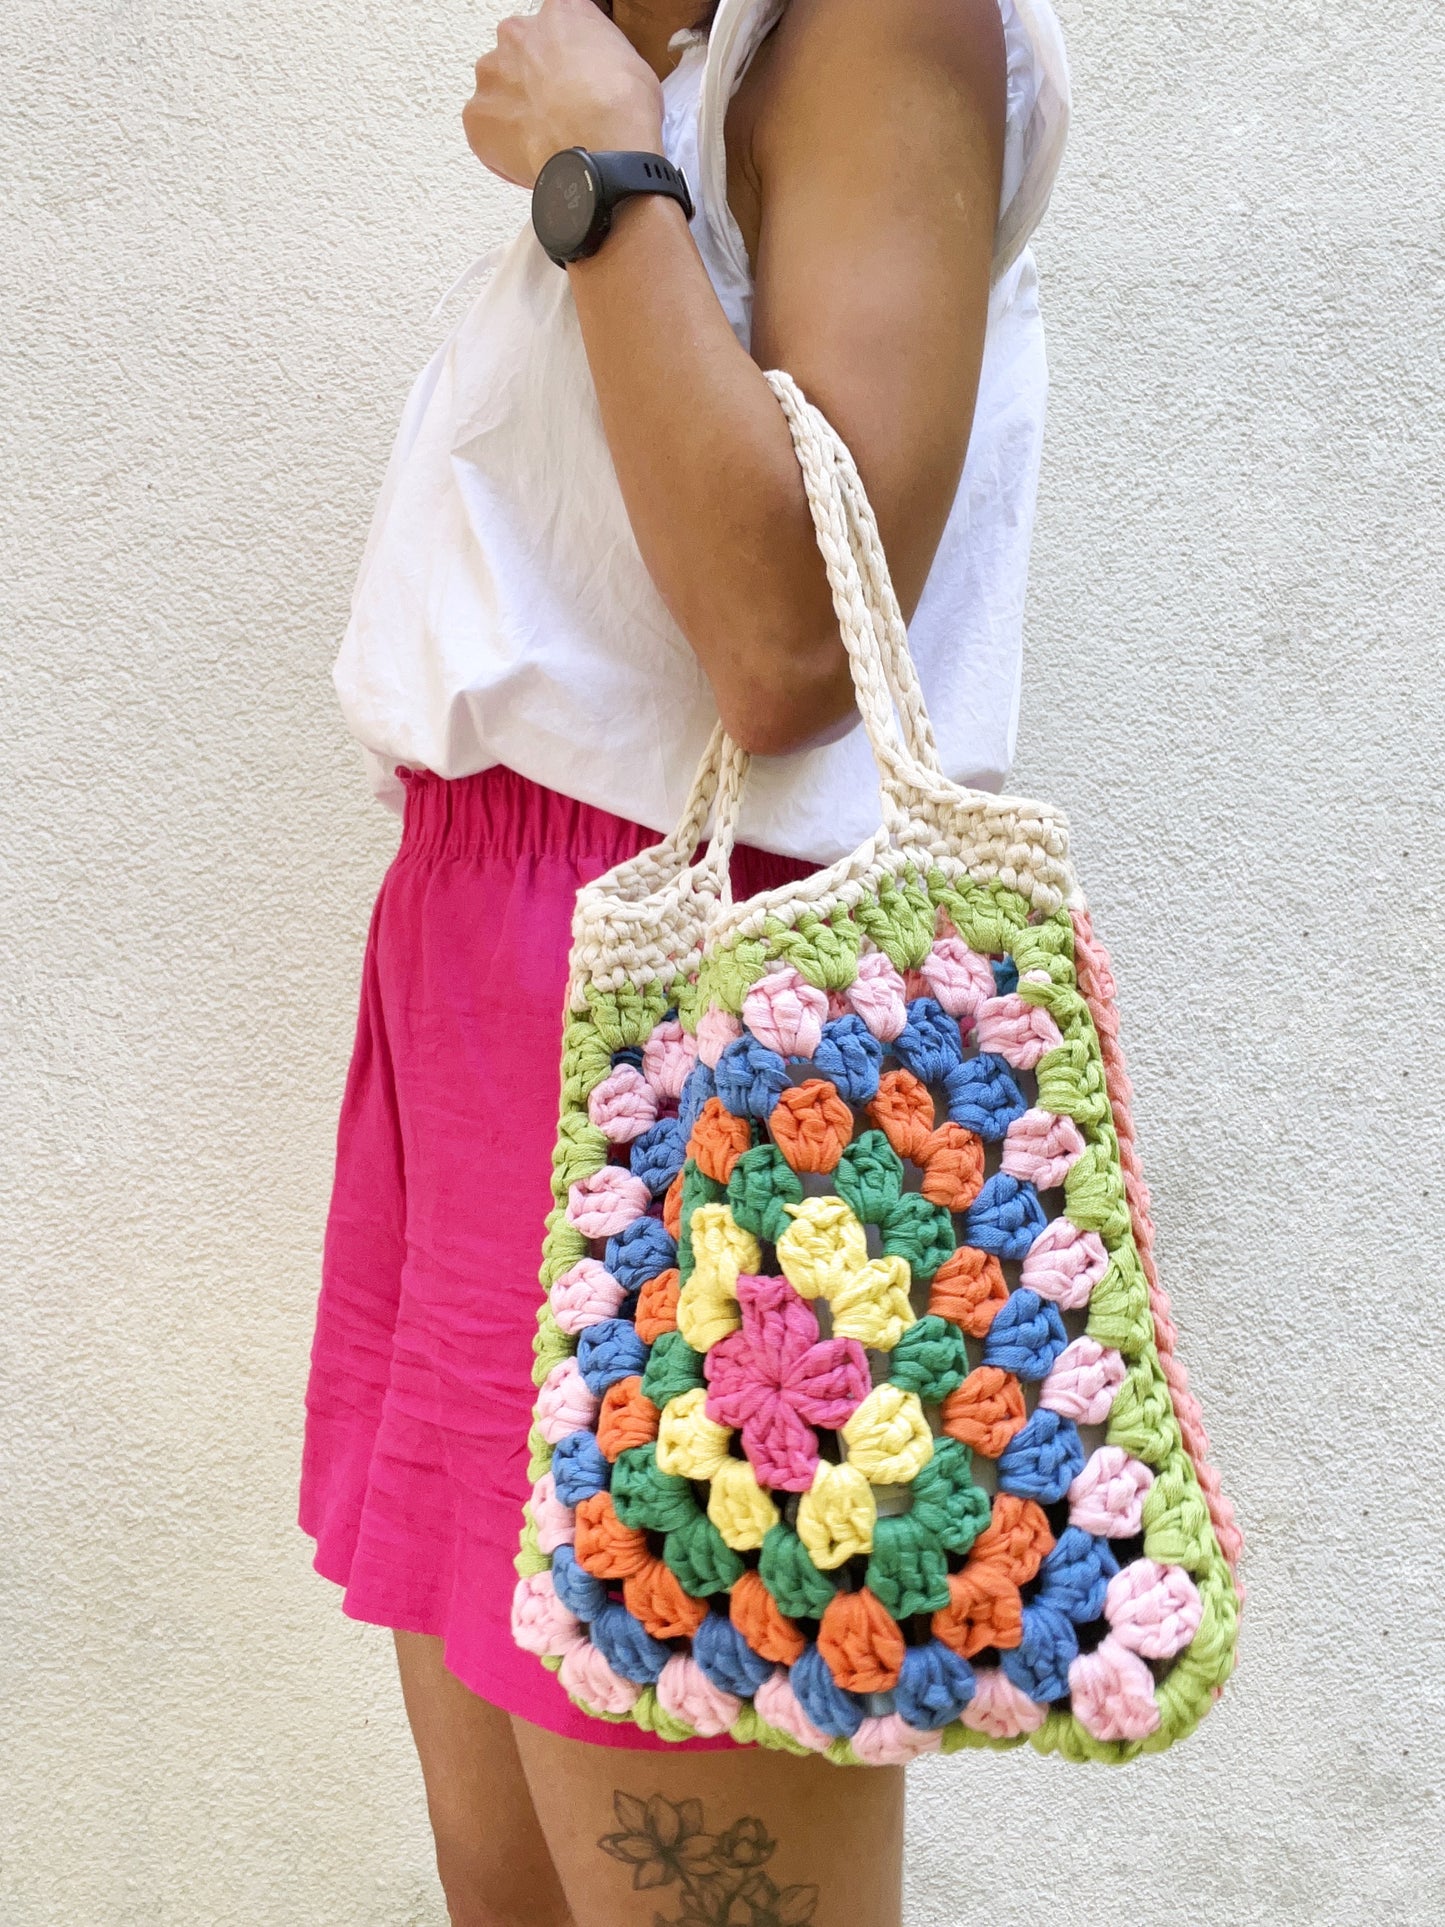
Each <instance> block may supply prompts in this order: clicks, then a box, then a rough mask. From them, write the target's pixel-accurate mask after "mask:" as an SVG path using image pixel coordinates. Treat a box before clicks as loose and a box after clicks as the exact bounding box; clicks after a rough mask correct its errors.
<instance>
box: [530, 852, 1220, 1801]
mask: <svg viewBox="0 0 1445 1927" xmlns="http://www.w3.org/2000/svg"><path fill="white" fill-rule="evenodd" d="M1115 1031H1116V1024H1115V1018H1114V1012H1113V1005H1112V985H1111V982H1110V979H1109V975H1108V965H1107V961H1106V959H1105V957H1104V955H1103V952H1102V949H1101V947H1100V946H1099V945H1098V944H1097V942H1096V941H1095V939H1094V938H1093V935H1092V932H1091V929H1090V926H1089V919H1088V915H1087V912H1076V913H1073V914H1071V913H1070V912H1069V911H1068V910H1066V909H1063V908H1060V909H1058V910H1056V911H1054V912H1053V913H1052V914H1051V915H1048V916H1044V917H1040V916H1039V915H1037V914H1036V913H1034V912H1032V911H1031V909H1030V906H1029V904H1028V903H1027V902H1026V901H1025V900H1024V899H1023V898H1022V897H1021V896H1020V895H1018V894H1017V893H1016V892H1014V891H1011V890H1008V889H1006V888H1003V887H1001V886H1000V885H998V884H997V883H992V884H988V885H983V886H981V885H977V884H974V883H972V882H970V881H969V880H967V879H962V880H955V881H952V882H950V881H949V880H948V879H947V878H946V877H945V876H944V875H943V874H942V873H935V874H934V875H932V876H929V877H917V876H915V877H912V878H910V879H908V880H907V881H906V882H905V883H904V884H903V885H902V887H899V888H896V889H894V890H891V891H888V892H885V893H883V895H882V897H881V900H880V901H879V902H877V903H876V904H866V903H865V904H860V905H859V906H858V909H857V913H856V916H855V917H851V918H850V917H844V916H839V915H835V916H834V917H833V918H832V919H831V920H829V921H827V922H820V921H817V920H816V919H809V918H802V919H800V920H799V922H798V923H796V924H794V925H793V926H792V927H785V926H783V925H781V924H780V925H779V926H778V927H777V928H775V929H773V930H771V931H769V932H768V933H767V934H765V935H764V936H763V937H761V938H755V939H752V940H750V941H745V942H739V943H735V944H734V945H732V946H731V947H730V948H729V949H727V950H725V951H723V952H722V953H720V954H717V955H714V956H713V957H711V958H710V959H709V960H708V962H707V963H706V964H705V966H704V968H703V971H702V974H701V977H700V980H699V982H698V983H697V984H696V985H695V986H693V987H692V989H691V994H689V995H688V996H687V997H686V998H685V1000H684V998H683V997H681V996H679V998H678V1002H677V1004H676V1005H670V1004H669V1002H668V998H667V994H666V993H665V992H664V991H663V990H662V989H660V988H654V989H652V990H651V991H650V992H645V993H633V992H631V991H623V992H613V993H610V994H609V993H600V992H597V991H591V992H590V993H589V995H588V996H587V998H586V1000H585V1008H584V1009H583V1010H582V1011H580V1012H577V1013H574V1014H573V1015H572V1017H571V1019H570V1021H569V1024H568V1029H567V1038H566V1051H565V1057H564V1063H563V1077H564V1111H563V1120H562V1132H561V1137H560V1140H559V1145H558V1152H557V1160H556V1179H555V1196H556V1200H557V1210H556V1211H555V1212H554V1214H553V1217H552V1221H551V1228H550V1232H549V1235H548V1239H547V1246H546V1262H545V1265H544V1270H543V1278H544V1281H545V1283H546V1285H547V1288H548V1296H547V1300H546V1303H545V1304H544V1306H543V1308H542V1311H541V1315H540V1320H539V1331H538V1339H537V1353H538V1359H537V1380H538V1384H539V1392H538V1400H537V1407H536V1424H535V1428H534V1431H533V1435H532V1441H531V1444H532V1451H533V1464H532V1474H533V1477H534V1479H535V1484H534V1487H533V1493H532V1499H531V1502H530V1505H529V1507H528V1520H527V1526H526V1530H525V1533H524V1535H523V1540H522V1550H521V1554H520V1556H519V1559H518V1570H519V1571H520V1573H521V1575H522V1576H521V1579H520V1581H519V1584H518V1587H517V1591H516V1598H515V1605H514V1615H513V1626H514V1634H515V1637H516V1639H517V1641H518V1643H519V1644H520V1645H522V1646H524V1647H525V1648H527V1649H528V1650H530V1651H533V1652H535V1653H537V1654H538V1655H539V1656H540V1657H541V1658H542V1660H543V1663H544V1664H546V1665H548V1666H551V1667H554V1668H557V1669H559V1670H560V1674H561V1678H562V1682H563V1684H564V1685H565V1686H566V1687H567V1689H568V1691H569V1693H571V1694H572V1696H573V1697H574V1698H575V1699H577V1700H578V1701H579V1702H580V1703H581V1704H583V1705H585V1706H586V1707H587V1708H588V1709H589V1710H591V1711H593V1712H595V1713H597V1714H599V1715H601V1716H603V1717H608V1718H614V1719H616V1718H631V1719H633V1720H636V1721H637V1722H638V1723H639V1724H641V1725H643V1726H645V1727H647V1728H648V1729H649V1730H651V1731H654V1732H657V1733H659V1734H662V1735H664V1736H665V1737H671V1738H685V1737H688V1736H690V1735H692V1734H714V1733H721V1732H730V1733H732V1734H733V1735H734V1736H735V1737H737V1738H739V1739H751V1740H757V1741H761V1742H762V1743H764V1744H768V1745H774V1746H787V1747H791V1748H795V1749H811V1750H816V1751H818V1752H821V1753H825V1754H827V1755H828V1756H829V1757H830V1758H832V1759H835V1760H839V1761H865V1762H875V1763H877V1762H887V1761H898V1760H906V1759H909V1758H912V1757H914V1756H915V1755H917V1754H920V1753H923V1752H927V1751H930V1750H937V1749H939V1748H942V1749H943V1750H944V1751H949V1750H952V1749H953V1748H956V1747H960V1746H976V1745H986V1744H993V1745H1010V1744H1015V1743H1017V1742H1019V1741H1020V1740H1022V1739H1024V1738H1029V1739H1031V1740H1032V1741H1033V1743H1034V1744H1035V1745H1036V1746H1039V1747H1041V1748H1046V1749H1058V1750H1061V1751H1063V1752H1065V1753H1066V1754H1068V1755H1070V1756H1071V1757H1089V1758H1094V1759H1116V1760H1117V1759H1126V1758H1129V1757H1131V1756H1132V1755H1133V1754H1135V1753H1137V1752H1139V1751H1141V1750H1144V1749H1155V1748H1159V1747H1162V1746H1164V1745H1167V1744H1168V1743H1169V1742H1170V1741H1171V1740H1173V1739H1176V1738H1178V1737H1180V1736H1181V1735H1182V1734H1184V1733H1187V1732H1189V1731H1191V1730H1192V1728H1193V1727H1194V1725H1195V1724H1196V1723H1197V1722H1198V1720H1199V1718H1200V1716H1201V1714H1202V1713H1203V1712H1204V1711H1205V1710H1206V1708H1207V1707H1208V1705H1209V1703H1210V1700H1211V1699H1212V1697H1213V1696H1214V1695H1215V1694H1216V1693H1217V1692H1218V1690H1219V1689H1220V1687H1221V1686H1222V1685H1223V1683H1224V1680H1225V1679H1226V1677H1227V1676H1228V1673H1229V1671H1230V1668H1231V1666H1232V1663H1233V1656H1234V1638H1235V1620H1236V1593H1235V1586H1234V1582H1233V1579H1232V1577H1231V1574H1230V1569H1229V1565H1228V1563H1227V1561H1226V1558H1225V1554H1224V1551H1223V1549H1222V1546H1221V1539H1225V1540H1229V1539H1231V1538H1233V1537H1234V1531H1233V1527H1232V1524H1231V1522H1230V1520H1229V1516H1228V1512H1227V1508H1226V1507H1225V1506H1224V1503H1223V1501H1222V1500H1221V1499H1220V1498H1219V1495H1218V1490H1217V1485H1216V1483H1215V1481H1214V1479H1213V1477H1212V1475H1211V1474H1210V1473H1209V1472H1208V1471H1207V1469H1205V1468H1203V1466H1202V1463H1201V1462H1202V1459H1203V1449H1202V1448H1203V1438H1202V1430H1201V1427H1200V1422H1199V1417H1198V1412H1197V1408H1196V1406H1195V1405H1194V1402H1193V1400H1192V1398H1191V1397H1190V1395H1189V1393H1188V1389H1187V1382H1186V1380H1185V1377H1184V1374H1183V1371H1182V1369H1181V1368H1180V1367H1179V1366H1178V1364H1177V1363H1176V1362H1175V1361H1174V1359H1173V1355H1172V1352H1173V1330H1172V1326H1171V1325H1170V1323H1169V1318H1168V1310H1167V1305H1166V1303H1165V1301H1164V1299H1163V1296H1162V1293H1161V1292H1160V1290H1159V1287H1158V1285H1157V1282H1156V1281H1154V1280H1153V1277H1152V1269H1153V1268H1152V1263H1151V1262H1150V1258H1149V1247H1150V1243H1151V1236H1150V1232H1149V1228H1148V1219H1147V1203H1146V1197H1145V1194H1144V1191H1143V1186H1142V1182H1141V1181H1140V1179H1139V1176H1138V1172H1137V1165H1136V1164H1135V1161H1134V1158H1133V1150H1132V1139H1131V1135H1130V1132H1129V1124H1128V1112H1127V1108H1126V1106H1127V1095H1128V1084H1127V1079H1126V1077H1125V1074H1124V1069H1123V1063H1122V1059H1121V1058H1120V1056H1119V1052H1118V1046H1117V1041H1116V1036H1115ZM1221 1527H1222V1530H1221Z"/></svg>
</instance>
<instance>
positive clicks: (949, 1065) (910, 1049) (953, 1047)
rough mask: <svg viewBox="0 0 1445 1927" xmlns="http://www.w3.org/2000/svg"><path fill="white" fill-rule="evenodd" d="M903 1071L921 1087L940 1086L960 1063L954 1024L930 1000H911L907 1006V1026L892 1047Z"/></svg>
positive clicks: (960, 1046)
mask: <svg viewBox="0 0 1445 1927" xmlns="http://www.w3.org/2000/svg"><path fill="white" fill-rule="evenodd" d="M892 1050H893V1054H894V1056H895V1057H896V1058H897V1059H898V1061H899V1063H901V1064H902V1065H903V1067H904V1069H905V1070H910V1071H912V1073H913V1075H914V1076H915V1077H918V1078H921V1079H922V1080H923V1082H924V1083H925V1084H941V1083H942V1082H943V1080H944V1078H946V1077H947V1076H948V1073H949V1072H950V1071H953V1070H957V1069H958V1067H959V1066H960V1065H961V1064H962V1062H963V1038H962V1037H961V1036H960V1035H959V1029H958V1020H957V1019H956V1018H954V1017H950V1016H949V1014H948V1012H947V1011H946V1010H945V1009H944V1008H943V1006H942V1004H940V1003H938V1002H936V1001H935V1000H934V999H933V998H932V997H915V998H914V999H913V1001H912V1003H911V1004H910V1005H909V1006H908V1022H907V1023H906V1024H905V1025H904V1026H903V1028H902V1030H901V1031H899V1033H898V1035H897V1037H895V1038H894V1040H893V1044H892Z"/></svg>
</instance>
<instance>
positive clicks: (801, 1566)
mask: <svg viewBox="0 0 1445 1927" xmlns="http://www.w3.org/2000/svg"><path fill="white" fill-rule="evenodd" d="M758 1573H759V1575H760V1577H761V1579H762V1582H763V1584H764V1585H765V1586H766V1587H767V1589H768V1591H769V1592H770V1593H771V1594H772V1595H773V1601H774V1604H775V1605H776V1606H777V1608H778V1611H779V1612H782V1613H786V1614H787V1616H788V1617H789V1619H818V1618H820V1617H821V1616H822V1613H823V1610H824V1608H825V1607H826V1606H827V1604H828V1601H829V1600H830V1599H831V1598H832V1597H833V1594H834V1593H835V1592H836V1591H837V1590H838V1588H837V1585H836V1584H835V1583H834V1581H833V1580H831V1579H830V1578H829V1577H828V1575H827V1574H826V1573H825V1572H819V1570H818V1568H817V1567H816V1566H815V1565H814V1564H813V1562H812V1560H811V1559H810V1558H809V1557H808V1548H807V1547H806V1546H805V1545H804V1544H803V1542H802V1540H801V1539H800V1538H799V1537H798V1535H797V1533H796V1532H794V1531H793V1528H792V1527H791V1526H784V1525H776V1526H774V1527H773V1528H772V1530H771V1531H770V1532H769V1533H768V1535H767V1537H766V1538H765V1539H764V1540H763V1550H762V1555H761V1557H760V1558H759V1561H758Z"/></svg>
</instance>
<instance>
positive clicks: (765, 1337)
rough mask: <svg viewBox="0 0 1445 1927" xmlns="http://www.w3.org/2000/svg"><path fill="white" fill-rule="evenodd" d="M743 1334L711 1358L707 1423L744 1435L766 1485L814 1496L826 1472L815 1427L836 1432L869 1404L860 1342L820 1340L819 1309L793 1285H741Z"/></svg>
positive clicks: (750, 1280)
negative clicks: (816, 1479) (817, 1477)
mask: <svg viewBox="0 0 1445 1927" xmlns="http://www.w3.org/2000/svg"><path fill="white" fill-rule="evenodd" d="M738 1303H739V1305H740V1306H741V1307H742V1315H743V1322H742V1329H741V1330H740V1331H735V1332H733V1333H732V1334H731V1335H730V1336H729V1337H727V1338H724V1339H721V1340H719V1342H718V1343H717V1344H715V1345H714V1346H713V1348H712V1350H711V1351H710V1352H709V1353H708V1354H707V1357H706V1359H705V1360H704V1362H703V1371H704V1373H705V1374H706V1376H707V1382H708V1393H707V1407H706V1409H707V1415H708V1417H709V1418H710V1419H714V1420H716V1421H717V1423H718V1424H719V1425H731V1426H733V1427H734V1428H735V1429H736V1430H738V1431H740V1432H741V1433H742V1442H743V1450H744V1452H745V1453H746V1454H747V1456H748V1459H749V1461H750V1462H751V1464H752V1467H753V1470H754V1471H755V1472H756V1473H757V1475H758V1482H759V1484H760V1485H764V1486H771V1487H773V1488H774V1489H775V1490H778V1491H782V1492H806V1491H807V1489H808V1487H809V1486H810V1485H811V1484H812V1483H813V1473H814V1471H815V1470H816V1468H817V1464H818V1435H817V1433H816V1432H815V1431H814V1429H813V1428H814V1426H818V1425H821V1426H824V1427H828V1428H832V1429H836V1428H837V1427H838V1426H840V1425H842V1424H843V1423H844V1422H845V1421H846V1420H847V1419H848V1418H850V1417H851V1416H852V1414H853V1413H854V1412H855V1411H856V1410H857V1408H858V1406H859V1405H861V1404H862V1402H863V1400H864V1399H865V1398H866V1397H867V1396H868V1392H869V1389H870V1386H871V1378H870V1374H869V1370H868V1359H867V1356H866V1354H865V1353H864V1350H863V1347H862V1346H861V1345H860V1344H859V1343H858V1341H857V1339H856V1338H827V1339H820V1338H819V1335H818V1320H817V1318H816V1317H815V1316H814V1313H813V1310H812V1307H811V1306H810V1305H807V1304H805V1303H804V1301H803V1300H802V1299H801V1298H800V1297H799V1296H798V1294H797V1292H796V1291H794V1289H793V1287H792V1286H791V1285H790V1284H789V1283H788V1281H787V1279H786V1278H756V1277H749V1276H747V1275H746V1274H745V1275H744V1276H742V1277H741V1278H739V1279H738Z"/></svg>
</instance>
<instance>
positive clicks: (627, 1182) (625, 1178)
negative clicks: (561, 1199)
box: [567, 1164, 652, 1238]
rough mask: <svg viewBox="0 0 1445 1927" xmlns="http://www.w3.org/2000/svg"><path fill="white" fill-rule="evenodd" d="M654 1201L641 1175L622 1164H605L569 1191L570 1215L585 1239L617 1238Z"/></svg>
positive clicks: (568, 1205)
mask: <svg viewBox="0 0 1445 1927" xmlns="http://www.w3.org/2000/svg"><path fill="white" fill-rule="evenodd" d="M651 1202H652V1193H651V1192H650V1191H649V1190H648V1188H647V1186H646V1185H645V1184H644V1183H643V1182H642V1179H641V1178H635V1177H633V1175H632V1173H631V1172H630V1171H626V1170H624V1169H623V1167H622V1166H621V1165H620V1164H604V1165H603V1167H602V1169H601V1170H600V1171H594V1172H592V1174H591V1175H590V1176H589V1177H585V1178H579V1179H578V1180H577V1182H576V1183H575V1184H574V1185H571V1186H569V1188H568V1191H567V1217H568V1220H569V1222H570V1223H572V1224H574V1225H575V1226H576V1227H577V1229H578V1230H579V1231H580V1232H581V1233H582V1236H583V1237H584V1238H615V1237H616V1235H617V1233H618V1232H619V1231H624V1230H626V1228H627V1226H628V1225H630V1224H631V1223H632V1220H633V1219H634V1218H640V1217H641V1216H642V1214H643V1213H644V1212H645V1211H646V1209H647V1207H648V1205H649V1204H651Z"/></svg>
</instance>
